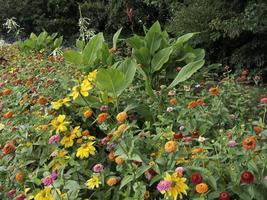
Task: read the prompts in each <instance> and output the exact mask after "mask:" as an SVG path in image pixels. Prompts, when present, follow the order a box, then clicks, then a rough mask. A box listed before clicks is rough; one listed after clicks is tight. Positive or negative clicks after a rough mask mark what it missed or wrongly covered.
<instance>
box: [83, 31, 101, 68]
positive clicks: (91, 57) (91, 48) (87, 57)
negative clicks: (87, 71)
mask: <svg viewBox="0 0 267 200" xmlns="http://www.w3.org/2000/svg"><path fill="white" fill-rule="evenodd" d="M103 42H104V37H103V34H102V33H99V34H97V35H95V36H94V37H93V38H92V39H91V40H90V41H89V42H88V43H87V45H86V46H85V48H84V50H83V63H84V64H85V65H87V66H91V65H93V64H94V62H95V60H96V59H97V53H98V51H99V50H101V48H102V46H103Z"/></svg>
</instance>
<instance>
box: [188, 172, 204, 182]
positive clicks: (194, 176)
mask: <svg viewBox="0 0 267 200" xmlns="http://www.w3.org/2000/svg"><path fill="white" fill-rule="evenodd" d="M191 181H192V183H193V184H195V185H197V184H199V183H201V182H202V176H201V174H200V173H198V172H196V173H193V174H192V175H191Z"/></svg>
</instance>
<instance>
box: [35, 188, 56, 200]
mask: <svg viewBox="0 0 267 200" xmlns="http://www.w3.org/2000/svg"><path fill="white" fill-rule="evenodd" d="M34 199H35V200H55V198H54V197H53V195H52V194H51V188H48V187H47V188H45V189H43V190H41V191H40V192H39V193H38V194H37V195H36V196H35V198H34Z"/></svg>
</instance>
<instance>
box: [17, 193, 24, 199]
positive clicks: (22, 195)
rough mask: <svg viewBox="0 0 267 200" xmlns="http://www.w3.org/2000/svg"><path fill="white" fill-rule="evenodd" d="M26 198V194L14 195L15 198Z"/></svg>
mask: <svg viewBox="0 0 267 200" xmlns="http://www.w3.org/2000/svg"><path fill="white" fill-rule="evenodd" d="M24 199H26V196H25V195H24V194H20V195H18V196H17V197H16V200H24Z"/></svg>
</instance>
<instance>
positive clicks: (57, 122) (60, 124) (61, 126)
mask: <svg viewBox="0 0 267 200" xmlns="http://www.w3.org/2000/svg"><path fill="white" fill-rule="evenodd" d="M65 118H66V116H65V115H59V116H58V117H57V118H55V119H53V120H52V122H51V124H52V126H53V127H54V128H55V130H56V133H58V132H60V131H61V132H64V131H66V130H67V127H66V125H67V124H68V122H65Z"/></svg>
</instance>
